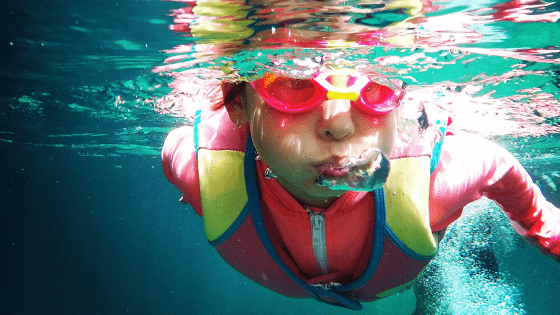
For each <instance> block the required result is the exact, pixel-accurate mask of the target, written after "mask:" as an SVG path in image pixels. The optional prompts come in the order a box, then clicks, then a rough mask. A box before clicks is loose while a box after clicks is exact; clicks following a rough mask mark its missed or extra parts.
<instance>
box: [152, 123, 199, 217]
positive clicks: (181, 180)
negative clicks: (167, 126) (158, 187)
mask: <svg viewBox="0 0 560 315" xmlns="http://www.w3.org/2000/svg"><path fill="white" fill-rule="evenodd" d="M193 134H194V132H193V128H192V127H189V126H184V127H181V128H178V129H175V130H173V131H171V132H170V133H169V134H168V135H167V138H166V139H165V143H164V144H163V149H162V151H161V164H162V167H163V172H164V174H165V177H167V179H168V180H169V181H170V182H171V183H172V184H173V185H175V186H176V187H177V188H178V189H179V191H181V193H182V194H183V196H182V198H181V202H184V203H189V204H190V205H191V206H192V207H193V208H194V209H195V211H196V213H197V214H198V215H200V216H202V206H201V201H200V185H199V181H198V168H197V163H196V151H195V145H194V136H193Z"/></svg>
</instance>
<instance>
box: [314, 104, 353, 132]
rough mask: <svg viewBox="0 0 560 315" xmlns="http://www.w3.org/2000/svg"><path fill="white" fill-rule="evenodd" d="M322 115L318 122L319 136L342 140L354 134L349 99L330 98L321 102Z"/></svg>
mask: <svg viewBox="0 0 560 315" xmlns="http://www.w3.org/2000/svg"><path fill="white" fill-rule="evenodd" d="M322 107H323V117H322V120H321V122H320V124H319V133H320V136H321V137H322V138H324V139H327V140H335V141H339V140H343V139H345V138H348V137H349V136H351V135H352V134H354V131H355V126H354V121H353V119H352V112H351V104H350V100H330V101H326V102H324V103H323V104H322Z"/></svg>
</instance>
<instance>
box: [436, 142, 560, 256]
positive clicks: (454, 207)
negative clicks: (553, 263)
mask: <svg viewBox="0 0 560 315" xmlns="http://www.w3.org/2000/svg"><path fill="white" fill-rule="evenodd" d="M430 189H431V191H430V215H431V218H430V221H431V225H432V229H433V230H434V231H438V230H441V229H443V228H444V227H445V226H447V225H449V224H450V223H451V222H453V221H454V220H455V219H457V218H458V217H459V216H460V215H461V211H462V209H463V207H464V206H466V205H467V204H468V203H470V202H472V201H474V200H477V199H479V198H481V197H482V196H483V195H485V196H487V197H488V198H490V199H493V200H494V201H495V202H496V203H498V204H499V205H500V207H501V208H502V209H503V210H504V211H505V212H506V213H507V215H508V216H509V218H510V219H511V220H512V221H514V222H513V223H514V227H515V228H516V231H517V232H518V233H519V234H521V235H522V236H524V237H526V238H528V239H529V241H530V242H531V243H533V244H534V245H537V244H538V246H539V247H540V248H541V251H543V252H544V253H547V254H549V255H550V254H552V255H554V256H555V257H556V258H557V259H558V257H559V256H560V210H559V209H557V208H556V207H555V206H554V205H552V204H551V203H549V202H548V201H546V200H545V198H544V196H543V195H542V194H541V191H540V189H539V188H538V187H537V186H536V185H535V184H534V183H533V181H532V180H531V178H530V176H529V174H528V173H527V172H526V171H525V169H524V168H523V166H521V164H520V163H519V162H518V161H517V160H516V159H515V158H514V157H513V156H512V155H511V154H510V153H509V152H507V151H506V150H505V149H503V148H501V147H500V146H498V145H496V144H494V143H492V142H490V141H488V140H485V139H482V138H480V137H476V136H472V135H467V134H459V135H451V136H448V137H447V138H446V140H445V141H444V144H443V147H442V154H441V158H440V161H439V164H438V167H437V168H436V170H435V171H434V173H433V174H432V182H431V187H430ZM559 261H560V260H559Z"/></svg>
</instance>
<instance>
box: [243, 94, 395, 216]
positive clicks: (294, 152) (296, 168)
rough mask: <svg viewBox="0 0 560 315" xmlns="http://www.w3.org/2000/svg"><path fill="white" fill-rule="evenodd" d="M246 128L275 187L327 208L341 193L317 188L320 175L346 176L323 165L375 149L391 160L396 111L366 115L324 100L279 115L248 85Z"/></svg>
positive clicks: (341, 103) (347, 104)
mask: <svg viewBox="0 0 560 315" xmlns="http://www.w3.org/2000/svg"><path fill="white" fill-rule="evenodd" d="M241 101H242V104H243V108H244V112H245V115H246V118H247V119H248V121H249V123H250V127H251V134H252V139H253V143H254V145H255V148H256V150H257V152H258V153H259V155H260V157H261V159H262V160H263V161H264V162H265V163H266V164H267V165H268V166H269V167H270V168H271V170H272V172H273V173H274V174H275V175H276V176H277V180H278V181H279V183H280V184H281V185H282V186H283V187H284V188H285V189H286V190H287V191H288V192H290V193H291V194H292V195H293V196H294V197H296V199H298V200H299V201H300V202H302V203H304V204H307V205H312V206H319V207H320V206H326V205H329V204H331V203H332V202H333V201H334V200H335V199H336V197H338V196H340V195H341V194H342V193H344V191H334V190H331V189H329V188H327V187H321V186H317V185H316V180H317V179H318V178H319V175H320V174H322V176H323V177H325V176H326V177H327V178H326V179H329V176H330V177H332V178H333V179H336V178H342V177H344V176H345V173H344V171H343V170H337V169H336V167H335V169H332V168H330V167H329V169H330V171H328V172H327V174H326V175H325V172H324V170H325V166H326V165H329V164H331V165H335V166H336V165H341V164H343V161H344V159H345V158H347V157H358V156H360V154H361V153H362V152H364V151H365V150H367V149H371V148H377V149H380V150H381V151H382V152H383V154H385V155H386V156H387V157H388V156H390V154H391V151H392V148H393V142H394V139H395V136H396V129H397V117H398V115H397V111H398V110H393V111H392V112H390V113H388V114H384V115H371V114H366V113H365V112H364V111H361V110H359V109H357V108H356V107H355V106H351V101H350V100H345V99H336V100H327V101H325V102H323V103H321V104H320V105H319V106H317V107H315V108H313V109H311V110H308V111H306V112H303V113H297V114H287V113H284V112H281V111H278V110H276V109H274V108H272V107H271V106H269V105H267V103H266V102H265V101H264V100H263V99H262V98H261V97H260V96H259V94H258V93H257V92H256V91H255V89H254V88H253V87H251V86H250V85H247V87H246V89H245V91H244V93H243V95H242V98H241Z"/></svg>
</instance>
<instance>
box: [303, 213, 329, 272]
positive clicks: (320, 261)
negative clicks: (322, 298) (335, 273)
mask: <svg viewBox="0 0 560 315" xmlns="http://www.w3.org/2000/svg"><path fill="white" fill-rule="evenodd" d="M305 210H306V211H307V213H309V221H310V222H311V241H312V248H313V256H315V262H316V263H317V267H318V268H319V270H320V271H321V274H323V275H326V274H328V273H329V260H328V259H327V238H326V234H325V216H324V214H323V213H322V212H313V211H311V209H309V208H306V209H305Z"/></svg>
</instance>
